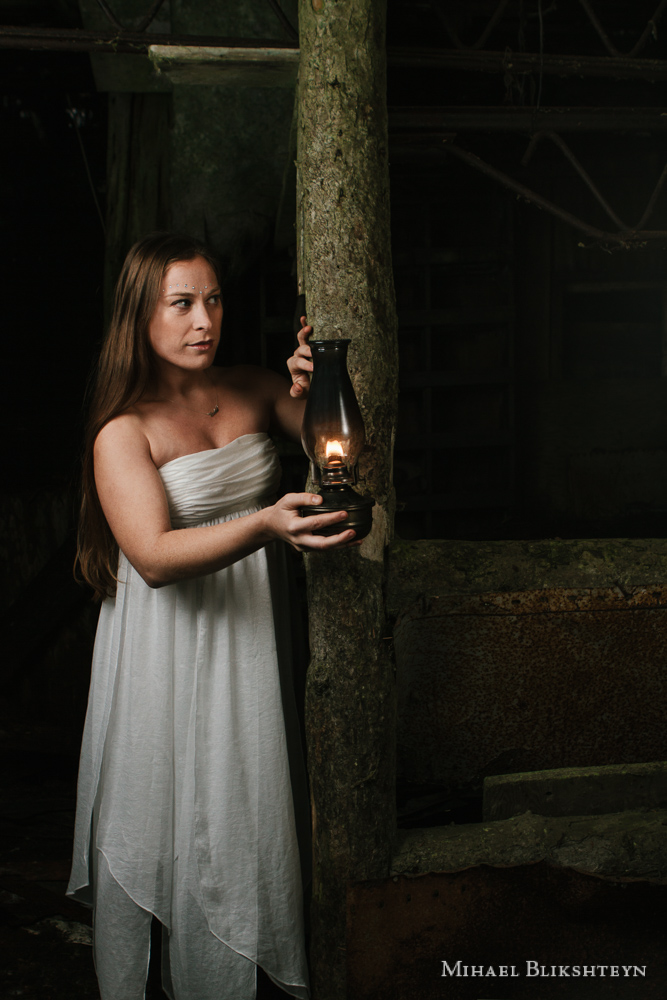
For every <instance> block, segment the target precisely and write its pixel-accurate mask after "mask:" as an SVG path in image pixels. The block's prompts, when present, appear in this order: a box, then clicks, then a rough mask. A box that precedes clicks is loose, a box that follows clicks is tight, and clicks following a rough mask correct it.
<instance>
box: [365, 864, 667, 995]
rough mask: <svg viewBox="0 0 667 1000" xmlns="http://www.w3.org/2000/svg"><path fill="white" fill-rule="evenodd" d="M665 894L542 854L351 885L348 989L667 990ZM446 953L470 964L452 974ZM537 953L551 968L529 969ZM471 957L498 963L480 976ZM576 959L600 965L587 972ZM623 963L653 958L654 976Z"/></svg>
mask: <svg viewBox="0 0 667 1000" xmlns="http://www.w3.org/2000/svg"><path fill="white" fill-rule="evenodd" d="M666 902H667V888H665V887H663V886H654V885H648V884H646V883H637V882H634V883H628V882H623V883H618V882H606V881H604V880H602V879H598V878H595V877H593V876H590V875H583V874H581V873H579V872H575V871H572V870H571V869H556V868H550V867H549V866H548V865H546V864H544V863H540V864H535V865H526V866H520V867H516V868H509V869H508V868H491V867H485V866H482V867H478V868H470V869H468V870H466V871H463V872H456V873H439V874H431V875H424V876H422V877H419V878H404V877H399V878H394V879H383V880H379V881H375V882H364V883H357V884H353V885H351V886H350V887H349V889H348V925H347V932H348V933H347V967H348V997H349V998H350V1000H435V998H438V1000H442V998H446V1000H482V998H488V1000H491V998H493V1000H561V998H562V1000H665V982H667V950H666V949H665V947H664V914H665V904H666ZM443 961H446V962H448V964H449V967H450V969H451V968H452V967H454V968H455V969H456V963H457V962H460V963H461V966H459V970H460V971H461V972H462V971H463V968H464V967H467V970H468V975H466V976H464V975H454V976H451V975H446V976H444V977H443V975H442V972H443V965H442V963H443ZM528 962H535V963H537V968H538V971H539V972H541V971H542V967H544V971H545V972H546V973H549V974H548V975H541V974H538V975H532V976H528V974H527V973H528V971H529V969H530V971H533V972H534V971H535V966H530V967H528V965H527V963H528ZM473 966H476V967H480V966H481V967H482V968H483V969H484V971H485V973H486V972H488V969H489V968H491V969H493V971H494V972H495V973H496V974H495V975H486V974H485V975H484V976H482V977H480V976H474V975H472V974H471V971H470V970H471V969H472V967H473ZM501 966H502V967H507V968H509V969H511V967H512V966H514V972H515V975H511V973H510V974H508V975H507V976H503V975H502V974H501V973H500V968H501ZM552 966H555V967H556V971H557V975H555V976H554V975H552V974H551V973H552V971H553V970H552ZM560 966H563V967H569V969H568V971H569V972H570V975H567V976H564V975H561V974H560ZM574 966H576V967H578V968H579V969H580V970H581V969H582V968H583V967H584V966H586V967H588V968H590V967H591V966H595V967H598V968H597V970H596V974H595V975H594V976H591V975H589V974H586V975H585V976H584V975H583V973H582V972H581V971H580V975H579V976H577V975H576V974H574V973H573V971H572V967H574ZM600 966H602V967H606V971H605V973H604V974H602V973H601V971H600V969H599V967H600ZM622 966H626V967H631V968H632V969H633V968H634V966H637V967H638V968H642V967H645V975H644V976H640V975H636V974H634V973H633V972H632V971H631V973H630V975H629V976H626V975H624V973H623V971H622ZM612 967H615V968H617V969H619V974H618V975H613V973H612V972H611V968H612Z"/></svg>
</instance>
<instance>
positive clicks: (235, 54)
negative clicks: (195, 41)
mask: <svg viewBox="0 0 667 1000" xmlns="http://www.w3.org/2000/svg"><path fill="white" fill-rule="evenodd" d="M148 55H149V58H150V60H151V62H152V63H153V65H154V66H155V68H156V69H157V71H158V73H164V74H165V75H166V76H168V77H169V79H170V80H171V81H172V83H186V84H202V85H205V86H211V85H215V86H223V85H228V86H244V87H293V86H294V85H295V83H296V77H297V72H298V69H299V50H298V49H295V48H288V47H286V46H280V47H278V46H276V47H273V48H271V47H269V46H263V47H261V48H258V47H257V46H254V45H253V46H251V45H246V46H241V45H234V46H221V45H218V46H194V45H151V46H150V47H149V50H148Z"/></svg>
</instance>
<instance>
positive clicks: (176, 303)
mask: <svg viewBox="0 0 667 1000" xmlns="http://www.w3.org/2000/svg"><path fill="white" fill-rule="evenodd" d="M172 305H173V306H181V307H183V306H189V305H190V299H176V300H175V301H174V302H172Z"/></svg>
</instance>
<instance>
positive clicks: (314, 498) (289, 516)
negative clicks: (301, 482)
mask: <svg viewBox="0 0 667 1000" xmlns="http://www.w3.org/2000/svg"><path fill="white" fill-rule="evenodd" d="M321 503H322V497H321V496H320V495H319V494H318V493H287V494H286V495H285V496H284V497H282V499H280V500H279V501H278V502H277V503H276V504H274V505H273V506H272V507H266V508H265V510H264V513H265V514H266V516H267V526H268V528H269V531H270V532H271V533H272V534H274V536H275V537H276V538H281V539H282V540H283V541H285V542H289V544H290V545H291V546H292V547H293V548H295V549H296V550H297V552H309V551H313V550H322V549H337V548H346V547H348V546H349V545H360V544H361V543H360V542H358V541H357V540H356V538H355V535H356V532H355V531H354V530H353V529H352V528H346V527H345V521H346V519H347V512H346V511H333V512H332V513H329V514H309V515H307V516H306V517H301V514H300V513H299V508H300V507H310V506H317V505H318V504H321ZM331 525H340V531H339V533H338V534H335V535H315V534H313V532H314V531H316V530H317V529H318V528H326V527H330V526H331Z"/></svg>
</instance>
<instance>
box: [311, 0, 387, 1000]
mask: <svg viewBox="0 0 667 1000" xmlns="http://www.w3.org/2000/svg"><path fill="white" fill-rule="evenodd" d="M384 7H385V5H384V3H382V2H379V0H301V2H300V17H299V29H300V44H301V63H300V71H299V87H298V108H299V120H298V148H297V161H298V162H297V178H298V188H297V227H298V232H299V281H300V286H301V290H302V291H303V292H304V293H305V295H306V303H307V312H308V320H309V322H310V323H311V324H312V325H313V327H314V329H315V335H316V336H317V337H319V338H337V337H349V338H350V339H351V340H352V343H351V345H350V350H349V368H350V375H351V377H352V382H353V384H354V387H355V391H356V393H357V397H358V399H359V403H360V406H361V410H362V414H363V417H364V421H365V424H366V434H367V440H368V445H369V448H368V450H367V452H366V453H365V454H364V455H363V456H362V460H361V463H360V488H361V490H362V491H364V492H369V493H372V494H373V496H374V497H375V498H376V507H375V509H374V523H373V530H372V532H371V535H370V536H369V537H368V539H366V540H365V541H364V543H363V544H362V546H361V547H360V548H359V549H354V550H348V551H345V552H340V553H336V554H327V555H313V556H310V557H309V558H308V588H309V607H310V645H311V664H310V669H309V674H308V684H307V695H306V729H307V741H308V762H309V771H310V780H311V793H312V801H313V837H314V842H313V849H314V872H313V909H312V949H311V966H312V973H313V988H314V996H315V997H316V998H317V1000H333V998H342V997H344V996H345V893H346V884H347V882H348V881H349V880H350V879H363V878H376V877H381V876H383V875H385V874H387V872H388V870H389V860H390V856H391V848H392V839H393V835H394V831H395V825H396V822H395V806H394V781H395V777H394V739H395V735H394V734H395V696H394V682H393V667H392V662H391V658H390V652H389V642H388V641H387V639H386V636H387V634H388V633H387V631H386V630H385V611H384V600H383V583H384V572H385V549H386V545H387V543H388V542H389V541H390V540H391V535H392V526H393V509H394V499H393V489H392V484H391V461H392V446H393V438H394V427H395V414H396V386H397V346H396V309H395V301H394V291H393V281H392V271H391V246H390V234H389V178H388V162H387V116H386V94H385V90H386V87H385V34H384V32H385V9H384Z"/></svg>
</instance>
